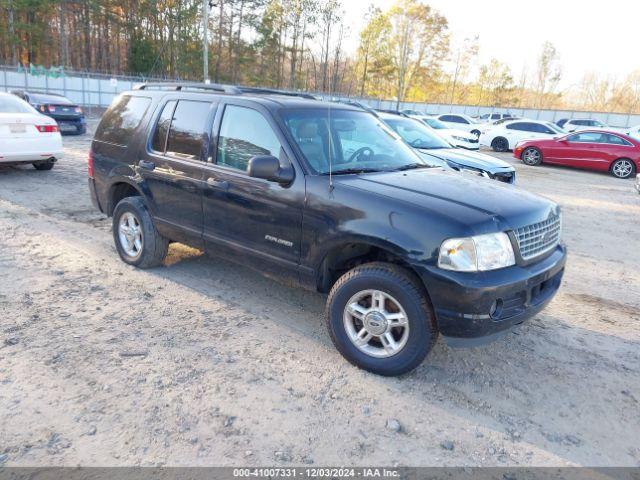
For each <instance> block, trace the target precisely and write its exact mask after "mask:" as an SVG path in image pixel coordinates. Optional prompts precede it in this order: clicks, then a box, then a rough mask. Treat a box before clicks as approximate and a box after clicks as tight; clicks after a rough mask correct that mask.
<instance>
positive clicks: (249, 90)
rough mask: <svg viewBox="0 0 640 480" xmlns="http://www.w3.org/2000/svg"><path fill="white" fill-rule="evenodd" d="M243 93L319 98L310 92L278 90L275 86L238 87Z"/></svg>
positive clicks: (309, 98) (308, 98)
mask: <svg viewBox="0 0 640 480" xmlns="http://www.w3.org/2000/svg"><path fill="white" fill-rule="evenodd" d="M237 88H238V89H239V90H240V91H241V92H242V93H251V94H254V95H285V96H287V97H300V98H306V99H307V100H317V99H318V98H317V97H315V96H314V95H311V94H310V93H305V92H292V91H290V90H277V89H275V88H260V87H237Z"/></svg>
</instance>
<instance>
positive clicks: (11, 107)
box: [0, 94, 35, 113]
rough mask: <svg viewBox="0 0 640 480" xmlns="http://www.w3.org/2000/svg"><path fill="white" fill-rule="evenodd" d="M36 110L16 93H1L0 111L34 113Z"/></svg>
mask: <svg viewBox="0 0 640 480" xmlns="http://www.w3.org/2000/svg"><path fill="white" fill-rule="evenodd" d="M34 112H35V110H34V109H33V107H32V106H31V105H29V104H28V103H27V102H25V101H24V100H22V99H20V98H18V97H16V96H15V95H10V94H5V95H0V113H34Z"/></svg>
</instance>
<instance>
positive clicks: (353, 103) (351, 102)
mask: <svg viewBox="0 0 640 480" xmlns="http://www.w3.org/2000/svg"><path fill="white" fill-rule="evenodd" d="M331 101H332V102H335V103H342V104H344V105H350V106H352V107H357V108H359V109H361V110H364V111H365V112H369V113H371V114H372V115H375V116H376V117H378V116H379V115H378V112H377V111H376V110H374V109H373V108H371V107H370V106H369V105H365V104H364V103H362V102H359V101H358V100H351V99H342V98H332V99H331Z"/></svg>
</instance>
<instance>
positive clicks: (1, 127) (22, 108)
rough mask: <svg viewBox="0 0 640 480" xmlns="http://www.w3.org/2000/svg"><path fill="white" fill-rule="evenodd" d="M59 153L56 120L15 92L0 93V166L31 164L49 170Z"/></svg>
mask: <svg viewBox="0 0 640 480" xmlns="http://www.w3.org/2000/svg"><path fill="white" fill-rule="evenodd" d="M62 156H63V150H62V137H61V136H60V129H59V128H58V124H57V123H56V121H55V120H54V119H52V118H49V117H47V116H45V115H42V114H41V113H38V111H37V110H36V109H34V108H33V107H32V106H31V105H29V104H28V103H27V102H25V101H24V100H22V99H20V98H18V97H16V96H15V95H11V94H8V93H3V92H0V165H8V164H11V165H15V164H24V163H31V164H33V166H34V167H35V168H36V169H38V170H51V169H52V168H53V165H54V163H55V162H56V161H57V160H59V159H61V158H62Z"/></svg>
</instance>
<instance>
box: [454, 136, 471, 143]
mask: <svg viewBox="0 0 640 480" xmlns="http://www.w3.org/2000/svg"><path fill="white" fill-rule="evenodd" d="M452 137H453V138H454V139H456V140H458V141H459V142H468V141H469V139H468V138H464V137H458V136H456V135H453V136H452Z"/></svg>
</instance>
